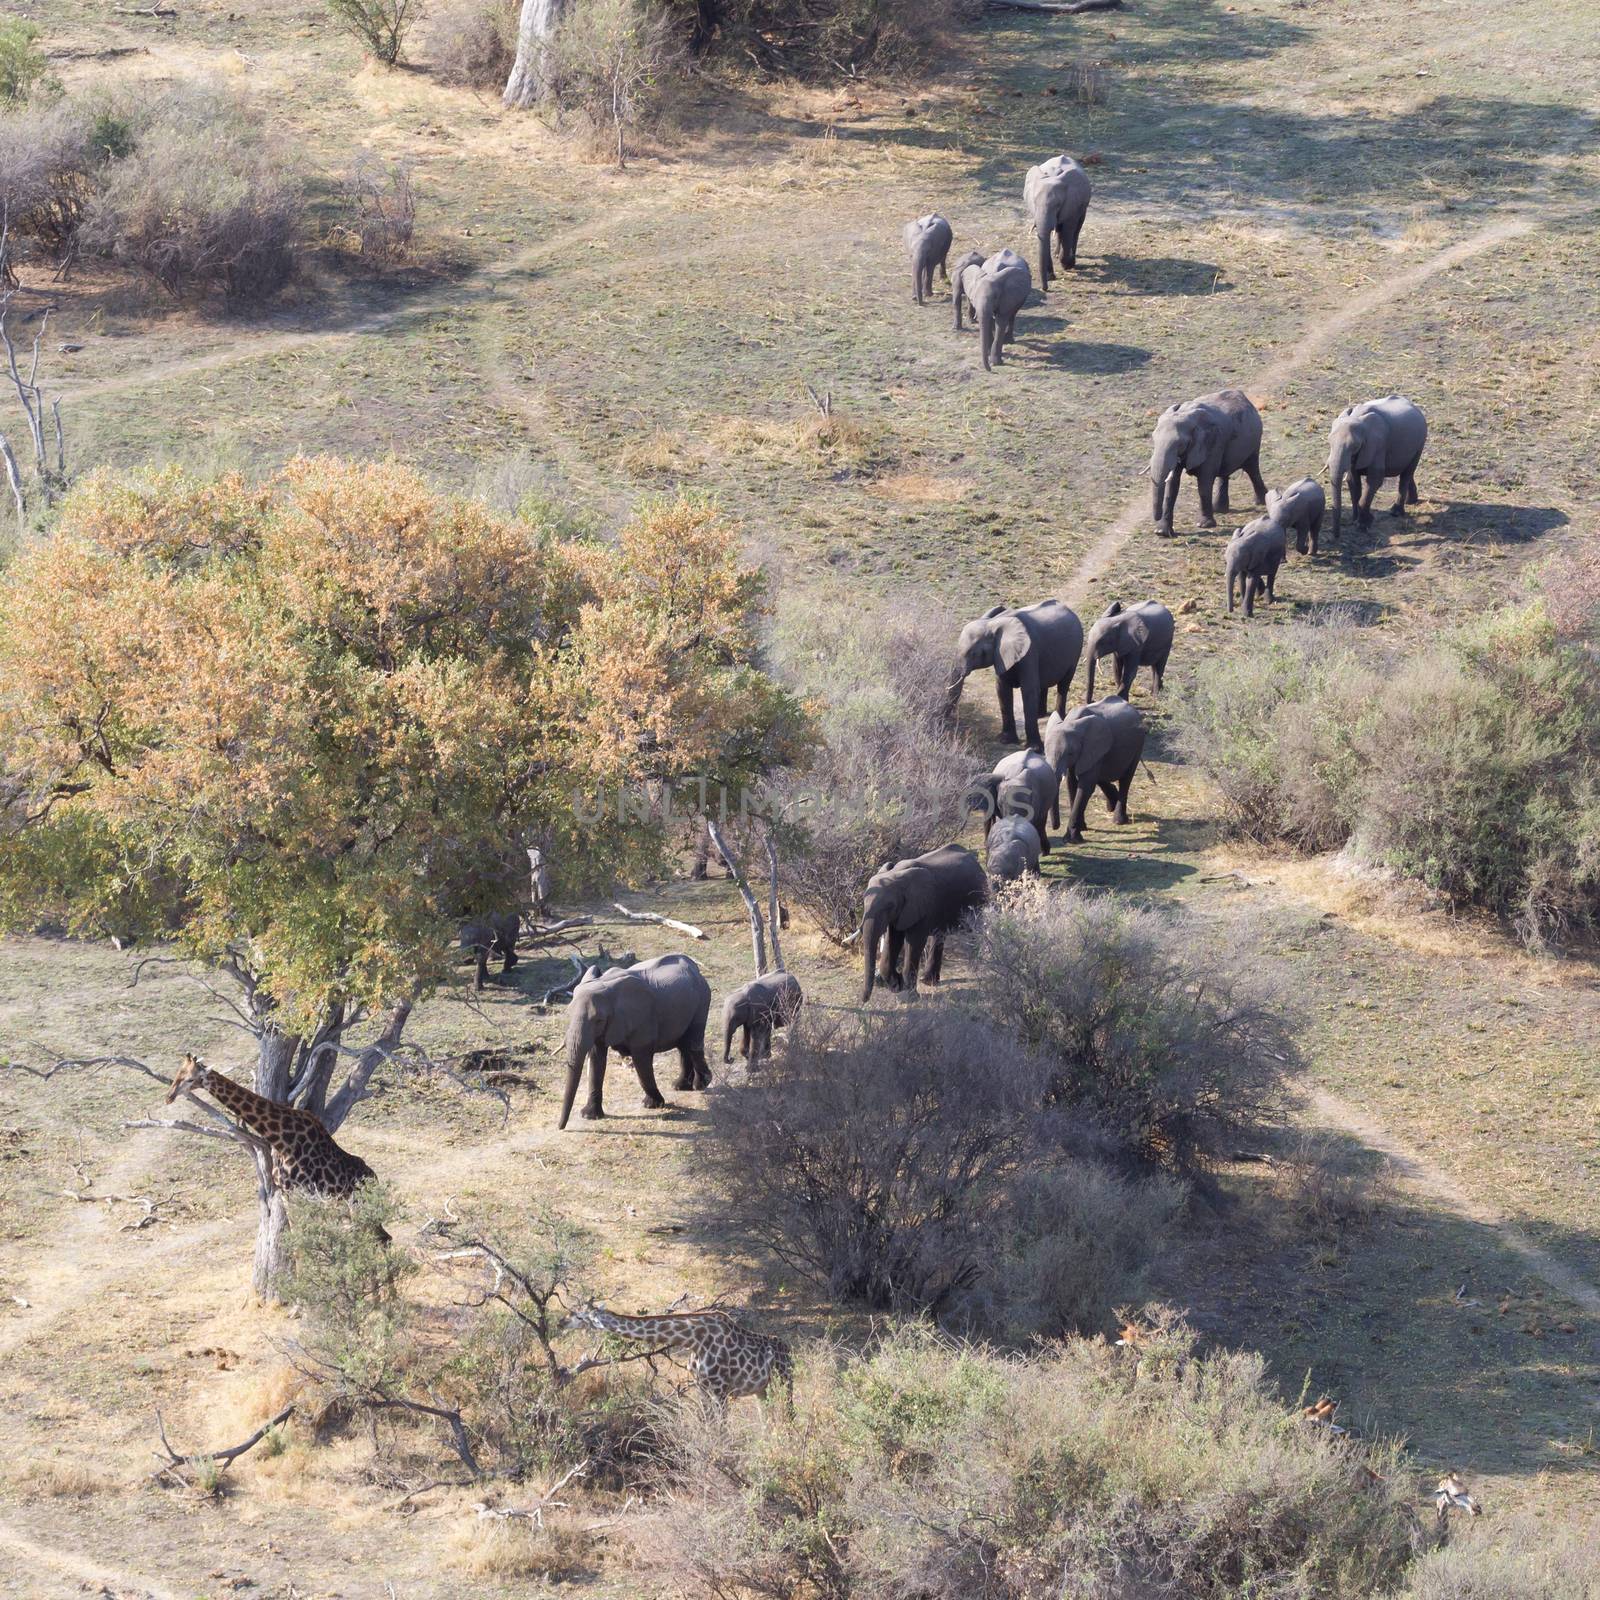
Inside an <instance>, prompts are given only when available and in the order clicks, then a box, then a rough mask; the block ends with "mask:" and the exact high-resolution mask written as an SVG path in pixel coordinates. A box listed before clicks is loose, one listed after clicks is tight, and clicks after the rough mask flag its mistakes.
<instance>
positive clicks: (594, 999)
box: [556, 955, 711, 1128]
mask: <svg viewBox="0 0 1600 1600" xmlns="http://www.w3.org/2000/svg"><path fill="white" fill-rule="evenodd" d="M710 1013H711V985H710V984H708V983H707V982H706V980H705V977H704V975H703V974H702V973H701V971H700V969H699V967H697V966H696V965H695V964H694V962H693V961H691V960H690V959H689V957H688V956H681V955H673V956H657V957H656V958H655V959H654V960H652V961H636V962H635V963H634V964H633V965H632V966H631V967H620V968H615V969H613V970H612V971H610V972H605V973H602V972H601V971H600V970H599V968H598V967H590V968H589V970H588V971H587V972H586V973H584V975H583V977H582V978H581V979H579V981H578V986H577V988H576V989H574V990H573V992H572V1000H571V1003H570V1004H569V1005H568V1006H567V1088H566V1093H565V1095H563V1097H562V1101H561V1120H560V1121H559V1122H558V1123H557V1124H556V1126H557V1127H558V1128H565V1127H566V1125H567V1118H568V1117H570V1116H571V1115H572V1103H573V1101H574V1100H576V1099H577V1097H578V1080H579V1079H580V1078H581V1077H582V1076H583V1064H584V1062H585V1061H587V1062H588V1063H589V1099H588V1102H587V1104H586V1105H585V1106H584V1108H583V1111H582V1112H581V1113H580V1114H581V1115H582V1116H585V1117H603V1116H604V1115H605V1107H604V1105H603V1104H602V1101H601V1091H602V1090H603V1088H604V1086H605V1081H606V1053H607V1052H608V1051H610V1050H615V1051H617V1052H618V1054H619V1055H625V1056H627V1058H628V1059H629V1060H630V1061H631V1062H632V1063H633V1070H634V1071H635V1072H636V1073H638V1075H639V1087H640V1088H641V1089H643V1090H644V1103H645V1104H646V1105H647V1106H650V1107H652V1108H655V1107H660V1106H664V1105H665V1104H666V1101H665V1100H663V1099H662V1098H661V1091H660V1089H659V1088H657V1087H656V1074H655V1057H656V1056H658V1055H659V1054H660V1053H661V1052H662V1051H663V1050H676V1051H677V1052H678V1060H679V1067H680V1070H679V1073H678V1079H677V1082H676V1083H675V1084H674V1085H673V1087H674V1088H677V1089H704V1088H706V1087H707V1086H708V1085H709V1084H710V1082H711V1069H710V1068H709V1067H708V1066H707V1065H706V1018H707V1017H708V1016H709V1015H710Z"/></svg>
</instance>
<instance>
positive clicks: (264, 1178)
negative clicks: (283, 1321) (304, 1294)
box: [250, 1150, 289, 1300]
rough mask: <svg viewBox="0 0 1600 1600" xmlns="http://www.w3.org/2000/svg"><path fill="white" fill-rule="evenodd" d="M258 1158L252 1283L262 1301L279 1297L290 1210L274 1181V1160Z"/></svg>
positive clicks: (263, 1154)
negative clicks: (279, 1283) (254, 1254)
mask: <svg viewBox="0 0 1600 1600" xmlns="http://www.w3.org/2000/svg"><path fill="white" fill-rule="evenodd" d="M255 1158H256V1200H257V1212H256V1257H255V1265H254V1267H253V1268H252V1269H251V1274H250V1283H251V1286H252V1287H253V1288H254V1289H255V1292H256V1293H257V1294H258V1295H260V1296H261V1298H262V1299H263V1300H276V1299H277V1298H278V1281H279V1279H280V1278H281V1277H282V1275H283V1267H284V1254H285V1248H284V1234H285V1233H286V1232H287V1231H288V1227H289V1207H288V1204H287V1202H286V1200H285V1198H284V1193H283V1190H282V1189H280V1188H279V1187H278V1186H277V1185H276V1184H275V1183H274V1182H273V1181H272V1167H271V1157H270V1156H268V1155H267V1153H266V1152H265V1151H262V1150H257V1151H255Z"/></svg>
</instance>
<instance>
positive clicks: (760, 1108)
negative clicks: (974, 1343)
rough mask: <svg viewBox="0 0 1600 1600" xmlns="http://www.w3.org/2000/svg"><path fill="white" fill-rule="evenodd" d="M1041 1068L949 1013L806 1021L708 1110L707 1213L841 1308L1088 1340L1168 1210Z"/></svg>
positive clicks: (1147, 1253)
mask: <svg viewBox="0 0 1600 1600" xmlns="http://www.w3.org/2000/svg"><path fill="white" fill-rule="evenodd" d="M1050 1071H1051V1069H1050V1065H1049V1063H1047V1062H1045V1061H1043V1060H1041V1059H1040V1058H1039V1057H1037V1056H1035V1055H1033V1054H1031V1053H1030V1052H1029V1051H1027V1050H1025V1049H1023V1048H1021V1047H1020V1046H1019V1045H1018V1044H1017V1043H1016V1041H1015V1040H1014V1039H1013V1038H1011V1037H1010V1036H1009V1035H1008V1034H1007V1033H1005V1032H1004V1031H1003V1030H1002V1029H1000V1028H997V1027H995V1026H993V1025H992V1024H990V1023H987V1022H984V1021H982V1020H981V1019H978V1018H974V1017H971V1016H967V1015H963V1014H962V1013H960V1012H957V1011H953V1010H951V1009H949V1008H947V1007H943V1006H937V1005H930V1006H926V1007H922V1008H918V1009H915V1010H907V1011H895V1012H888V1013H878V1014H876V1015H867V1016H865V1017H862V1018H860V1019H856V1020H851V1021H845V1020H843V1019H840V1018H837V1017H832V1016H827V1015H820V1014H819V1015H818V1016H809V1015H808V1016H807V1017H806V1018H804V1019H802V1022H801V1023H800V1024H799V1025H797V1027H796V1028H794V1029H793V1030H791V1035H790V1038H789V1040H788V1042H787V1045H786V1048H785V1049H784V1051H783V1052H782V1054H781V1056H780V1057H779V1058H778V1059H777V1060H776V1061H775V1062H774V1063H772V1064H771V1065H770V1067H769V1068H768V1069H767V1070H764V1071H763V1072H762V1074H761V1079H760V1082H759V1084H736V1085H730V1086H728V1087H726V1088H724V1089H723V1090H721V1091H720V1092H719V1093H718V1094H717V1095H716V1096H715V1097H714V1098H713V1100H712V1124H713V1127H714V1128H715V1130H716V1133H717V1135H718V1137H717V1140H716V1143H715V1145H714V1146H713V1151H712V1155H711V1164H712V1172H713V1174H714V1176H715V1178H716V1180H717V1190H718V1198H717V1200H716V1202H715V1204H716V1208H717V1214H718V1215H719V1216H720V1217H725V1218H730V1219H731V1220H732V1221H733V1222H734V1224H735V1225H736V1226H738V1227H740V1228H741V1229H742V1230H743V1231H745V1232H746V1233H747V1234H748V1235H750V1236H751V1237H753V1238H756V1239H759V1240H760V1241H761V1242H762V1243H763V1244H765V1245H766V1246H767V1248H768V1249H770V1250H771V1251H772V1252H773V1254H774V1255H775V1256H776V1257H777V1258H778V1259H779V1260H780V1261H782V1262H783V1263H784V1265H785V1266H786V1267H789V1268H792V1269H794V1270H797V1271H799V1272H802V1273H804V1274H805V1275H806V1276H808V1277H810V1278H812V1279H814V1280H816V1281H817V1282H819V1283H822V1284H824V1285H825V1286H826V1287H827V1289H828V1291H829V1293H830V1294H831V1295H832V1296H833V1298H834V1299H835V1300H838V1301H841V1302H845V1303H850V1304H857V1305H865V1306H869V1307H874V1308H879V1309H890V1310H916V1311H924V1312H930V1313H932V1314H934V1315H937V1316H941V1317H943V1318H945V1319H946V1320H948V1321H955V1322H959V1323H962V1324H964V1325H969V1326H970V1325H981V1326H984V1327H988V1328H993V1329H1010V1330H1013V1331H1017V1332H1048V1333H1055V1332H1061V1331H1063V1330H1064V1329H1070V1328H1081V1327H1091V1328H1092V1327H1096V1326H1099V1325H1101V1324H1102V1323H1103V1321H1104V1319H1105V1318H1106V1316H1107V1315H1108V1313H1109V1311H1110V1309H1111V1307H1112V1305H1113V1304H1115V1303H1117V1302H1118V1301H1121V1300H1124V1299H1127V1298H1129V1297H1130V1296H1131V1295H1132V1294H1134V1293H1136V1292H1137V1287H1138V1284H1139V1281H1140V1276H1141V1274H1142V1272H1143V1270H1144V1268H1145V1267H1146V1265H1147V1264H1148V1262H1149V1260H1150V1258H1151V1256H1152V1255H1153V1253H1154V1250H1155V1246H1156V1243H1157V1241H1158V1240H1159V1238H1160V1236H1161V1234H1162V1232H1163V1231H1164V1229H1165V1227H1166V1224H1167V1223H1168V1222H1169V1221H1170V1219H1171V1216H1172V1213H1173V1211H1174V1209H1175V1208H1176V1204H1177V1196H1176V1193H1175V1192H1174V1191H1173V1190H1172V1189H1171V1188H1170V1187H1168V1186H1162V1187H1161V1188H1160V1189H1159V1190H1151V1191H1150V1192H1148V1193H1139V1192H1136V1191H1134V1190H1133V1189H1131V1188H1130V1187H1129V1186H1128V1185H1126V1184H1123V1183H1121V1182H1119V1181H1117V1180H1116V1179H1114V1178H1112V1177H1110V1176H1109V1175H1107V1174H1105V1173H1103V1172H1101V1171H1099V1170H1098V1169H1096V1168H1093V1167H1092V1166H1090V1165H1088V1164H1087V1162H1086V1161H1085V1159H1084V1157H1083V1155H1082V1153H1081V1146H1082V1141H1080V1140H1078V1139H1076V1137H1075V1130H1074V1128H1073V1127H1072V1126H1071V1125H1070V1124H1069V1123H1068V1121H1067V1120H1066V1119H1065V1118H1064V1117H1062V1116H1061V1115H1060V1114H1058V1113H1056V1112H1054V1111H1052V1110H1050V1109H1049V1108H1048V1107H1047V1105H1046V1098H1047V1086H1048V1082H1049V1078H1050Z"/></svg>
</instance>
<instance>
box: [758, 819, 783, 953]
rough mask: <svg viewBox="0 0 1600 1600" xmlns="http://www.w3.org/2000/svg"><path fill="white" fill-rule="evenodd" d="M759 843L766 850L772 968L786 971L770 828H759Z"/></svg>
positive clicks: (780, 909) (775, 863) (780, 907)
mask: <svg viewBox="0 0 1600 1600" xmlns="http://www.w3.org/2000/svg"><path fill="white" fill-rule="evenodd" d="M761 844H762V847H763V848H764V849H765V850H766V852H767V927H768V928H769V929H770V930H771V933H772V970H773V971H774V972H787V971H788V970H789V969H788V968H787V967H786V966H784V964H783V942H782V940H781V939H780V938H779V935H778V930H779V928H780V927H781V926H782V924H783V907H782V906H781V905H779V903H778V852H777V850H776V849H774V848H773V843H772V830H771V829H770V828H763V829H762V830H761Z"/></svg>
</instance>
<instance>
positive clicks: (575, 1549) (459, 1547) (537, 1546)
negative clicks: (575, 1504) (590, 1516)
mask: <svg viewBox="0 0 1600 1600" xmlns="http://www.w3.org/2000/svg"><path fill="white" fill-rule="evenodd" d="M450 1545H451V1560H452V1564H453V1565H454V1566H456V1567H458V1568H459V1569H460V1570H461V1571H463V1572H465V1573H466V1574H467V1575H468V1576H469V1577H472V1578H493V1579H500V1580H502V1581H504V1580H508V1579H516V1578H542V1579H545V1580H547V1581H549V1582H555V1583H559V1582H561V1581H563V1580H565V1579H568V1578H573V1577H576V1576H578V1575H579V1574H580V1573H582V1572H583V1571H584V1570H585V1567H586V1566H587V1564H588V1563H589V1561H590V1560H591V1559H592V1557H591V1553H590V1541H589V1536H588V1535H587V1534H586V1533H585V1532H584V1531H583V1528H582V1527H581V1525H579V1524H578V1523H576V1522H573V1521H569V1520H567V1519H566V1518H563V1517H562V1515H561V1513H560V1512H548V1513H546V1515H545V1517H544V1518H543V1520H542V1521H541V1522H539V1523H534V1522H533V1521H531V1520H530V1519H528V1518H526V1517H477V1516H475V1517H474V1518H473V1519H472V1520H471V1521H470V1522H460V1523H457V1524H456V1526H455V1527H454V1529H452V1531H451V1534H450Z"/></svg>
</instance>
